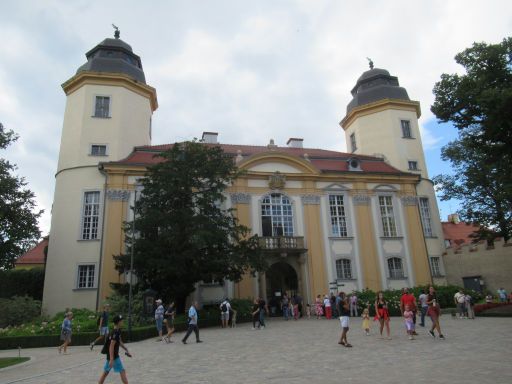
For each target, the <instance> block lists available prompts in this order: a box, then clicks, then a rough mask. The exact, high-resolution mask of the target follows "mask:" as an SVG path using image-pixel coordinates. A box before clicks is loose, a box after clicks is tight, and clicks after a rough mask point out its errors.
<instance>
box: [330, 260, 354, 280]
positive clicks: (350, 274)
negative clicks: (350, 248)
mask: <svg viewBox="0 0 512 384" xmlns="http://www.w3.org/2000/svg"><path fill="white" fill-rule="evenodd" d="M346 264H348V267H347V266H346ZM352 264H353V263H352V259H349V258H346V257H345V258H340V259H336V260H335V261H334V269H335V270H336V280H355V278H354V268H353V267H352ZM338 265H339V267H340V268H338ZM347 268H348V270H347ZM339 272H341V274H340V273H339ZM347 272H348V273H347Z"/></svg>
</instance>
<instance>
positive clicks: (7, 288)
mask: <svg viewBox="0 0 512 384" xmlns="http://www.w3.org/2000/svg"><path fill="white" fill-rule="evenodd" d="M43 286H44V269H43V268H32V269H11V270H8V271H2V270H0V298H5V299H8V298H11V297H12V296H15V295H16V296H30V297H33V298H34V299H36V300H42V299H43Z"/></svg>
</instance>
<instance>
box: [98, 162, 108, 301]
mask: <svg viewBox="0 0 512 384" xmlns="http://www.w3.org/2000/svg"><path fill="white" fill-rule="evenodd" d="M98 170H99V171H100V173H101V174H102V175H103V176H104V177H105V183H104V185H103V213H102V215H101V239H100V261H99V266H98V289H97V290H96V311H98V310H99V304H100V289H101V267H102V264H103V239H104V237H105V212H106V206H107V174H106V173H105V171H104V168H103V164H101V163H100V164H99V165H98Z"/></svg>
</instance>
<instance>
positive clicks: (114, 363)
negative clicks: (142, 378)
mask: <svg viewBox="0 0 512 384" xmlns="http://www.w3.org/2000/svg"><path fill="white" fill-rule="evenodd" d="M112 321H113V323H114V329H113V330H112V334H111V335H109V336H108V340H107V342H106V343H105V345H104V346H103V349H102V351H101V353H104V354H106V355H107V359H106V361H105V365H104V367H103V373H102V374H101V376H100V380H99V381H98V383H99V384H103V382H104V381H105V379H106V378H107V376H108V374H109V373H110V371H111V370H112V368H114V372H117V373H119V374H120V376H121V381H122V382H123V383H124V384H128V378H127V377H126V370H125V369H124V367H123V362H122V361H121V358H120V357H119V347H121V348H123V349H124V350H125V355H126V356H128V357H132V355H131V354H130V352H129V351H128V348H126V346H125V345H124V344H123V340H121V327H122V325H123V316H121V315H116V316H114V319H113V320H112Z"/></svg>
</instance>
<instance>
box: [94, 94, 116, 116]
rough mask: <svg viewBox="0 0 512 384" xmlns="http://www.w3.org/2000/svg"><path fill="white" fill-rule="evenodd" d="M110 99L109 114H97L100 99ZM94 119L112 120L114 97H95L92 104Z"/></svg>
mask: <svg viewBox="0 0 512 384" xmlns="http://www.w3.org/2000/svg"><path fill="white" fill-rule="evenodd" d="M100 97H101V98H108V111H107V114H106V115H105V114H101V115H100V114H97V111H98V109H97V108H96V107H97V100H98V98H100ZM92 117H94V118H97V119H110V118H111V117H112V96H111V95H94V98H93V103H92Z"/></svg>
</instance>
